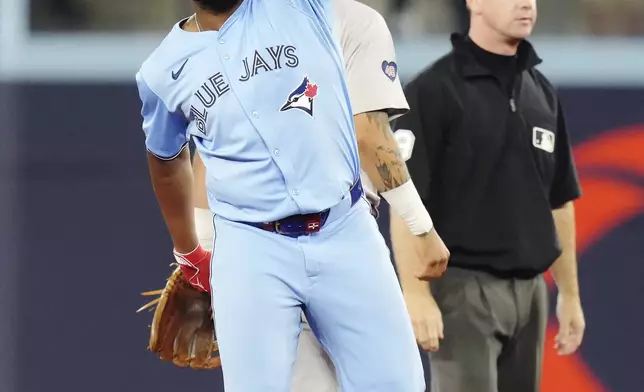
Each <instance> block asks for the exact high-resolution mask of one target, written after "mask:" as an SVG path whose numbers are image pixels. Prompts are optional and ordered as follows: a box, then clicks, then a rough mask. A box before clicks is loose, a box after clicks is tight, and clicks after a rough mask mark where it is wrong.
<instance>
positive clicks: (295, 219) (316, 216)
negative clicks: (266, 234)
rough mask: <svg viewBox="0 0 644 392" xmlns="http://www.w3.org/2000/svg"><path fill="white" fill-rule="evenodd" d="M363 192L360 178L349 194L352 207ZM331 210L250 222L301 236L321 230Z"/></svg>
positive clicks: (275, 231) (279, 231)
mask: <svg viewBox="0 0 644 392" xmlns="http://www.w3.org/2000/svg"><path fill="white" fill-rule="evenodd" d="M363 193H364V191H363V189H362V181H361V180H360V179H359V178H358V180H356V182H355V183H354V184H353V185H352V186H351V189H350V190H349V194H350V196H351V207H353V206H354V205H355V204H356V203H357V202H358V200H360V198H361V197H362V195H363ZM330 212H331V208H328V209H326V210H324V211H322V212H316V213H312V214H298V215H291V216H289V217H286V218H283V219H280V220H276V221H273V222H262V223H248V224H249V225H251V226H254V227H257V228H260V229H262V230H266V231H270V232H273V233H279V234H282V235H285V236H289V237H300V236H304V235H309V234H313V233H317V232H319V231H320V229H322V227H323V226H324V224H325V223H326V221H327V219H328V218H329V213H330Z"/></svg>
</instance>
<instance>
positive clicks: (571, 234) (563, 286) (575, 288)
mask: <svg viewBox="0 0 644 392" xmlns="http://www.w3.org/2000/svg"><path fill="white" fill-rule="evenodd" d="M552 214H553V217H554V220H555V226H556V228H557V235H558V236H559V242H560V244H561V248H562V253H561V256H559V258H558V259H557V260H556V261H555V263H554V264H553V265H552V267H551V268H550V273H551V274H552V277H553V278H554V280H555V283H556V284H557V289H558V290H559V293H560V294H562V295H565V296H571V297H578V296H579V280H578V276H577V256H576V253H577V251H576V245H575V208H574V205H573V203H572V202H569V203H566V204H565V205H564V206H563V207H561V208H559V209H556V210H554V211H553V212H552Z"/></svg>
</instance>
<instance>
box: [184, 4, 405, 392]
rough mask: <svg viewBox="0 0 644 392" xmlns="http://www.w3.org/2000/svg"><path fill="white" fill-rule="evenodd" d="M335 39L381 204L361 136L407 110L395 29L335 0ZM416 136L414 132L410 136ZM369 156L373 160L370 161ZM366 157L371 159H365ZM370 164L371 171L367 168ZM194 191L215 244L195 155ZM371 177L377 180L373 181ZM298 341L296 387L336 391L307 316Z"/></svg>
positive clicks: (206, 241)
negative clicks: (338, 45) (395, 44)
mask: <svg viewBox="0 0 644 392" xmlns="http://www.w3.org/2000/svg"><path fill="white" fill-rule="evenodd" d="M334 5H335V13H336V15H338V18H337V20H336V25H335V32H336V38H337V40H338V42H339V43H340V46H341V49H342V53H343V56H344V62H345V70H346V78H347V85H348V89H349V95H350V100H351V105H352V108H353V114H354V119H355V123H356V134H357V138H358V141H359V144H358V145H359V150H360V151H359V152H360V159H361V161H362V162H363V171H362V173H361V175H362V181H363V185H364V188H365V194H366V197H367V198H368V199H369V202H370V203H371V204H372V205H373V206H374V208H376V207H377V206H378V204H379V201H380V197H379V196H378V188H377V186H376V185H374V183H375V184H378V183H380V182H382V181H386V179H383V178H382V177H381V173H380V172H379V165H378V162H372V161H373V158H372V157H370V156H368V154H369V152H368V151H369V150H368V149H365V148H360V147H361V144H360V141H361V140H362V141H365V140H369V139H370V138H369V137H368V134H369V133H371V132H382V129H383V128H385V129H389V125H388V122H389V121H392V120H394V119H395V118H397V117H399V116H401V115H403V114H405V113H406V112H407V111H408V110H409V106H408V105H407V100H406V99H405V95H404V92H403V90H402V86H401V82H400V78H399V77H398V65H397V63H396V54H395V49H394V44H393V40H392V37H391V33H390V32H389V29H388V27H387V24H386V23H385V21H384V19H383V18H382V16H381V15H380V14H379V13H378V12H377V11H375V10H374V9H372V8H370V7H368V6H366V5H364V4H362V3H359V2H357V1H354V0H336V1H335V4H334ZM395 136H396V139H397V141H398V143H399V144H400V145H401V153H402V155H403V158H404V159H408V158H409V157H408V156H405V151H406V150H407V149H406V148H405V146H406V145H409V144H410V143H413V139H410V138H409V135H408V134H406V133H404V131H403V132H397V134H395ZM412 138H413V135H412ZM370 161H371V162H370ZM365 162H370V163H367V164H364V163H365ZM364 169H366V171H367V173H365V171H364ZM193 170H194V174H195V182H194V188H193V189H194V192H193V194H194V195H196V200H195V221H196V224H197V234H198V236H199V240H200V242H201V244H202V246H204V247H207V248H210V247H211V244H212V243H213V235H214V233H213V226H212V214H211V212H210V210H209V209H208V205H207V199H206V188H205V181H204V180H205V167H204V165H203V163H202V162H201V159H200V158H199V156H198V155H195V160H194V165H193ZM380 170H381V169H380ZM372 179H373V181H372ZM302 319H303V325H302V327H303V329H302V333H301V334H300V338H299V344H298V356H297V359H296V362H295V365H294V372H293V383H292V389H291V390H292V391H293V392H335V391H338V390H339V389H338V383H337V379H336V374H335V368H334V366H333V363H332V362H331V360H330V358H329V356H328V355H327V354H326V352H325V351H324V350H323V349H322V347H321V346H320V343H319V342H318V340H317V338H316V337H315V335H314V333H313V331H312V330H311V327H310V326H309V324H308V323H307V322H306V319H305V318H304V316H303V317H302Z"/></svg>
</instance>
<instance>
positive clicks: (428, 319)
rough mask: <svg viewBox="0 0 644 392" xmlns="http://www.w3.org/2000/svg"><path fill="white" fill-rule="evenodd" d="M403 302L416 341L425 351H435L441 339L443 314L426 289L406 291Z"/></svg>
mask: <svg viewBox="0 0 644 392" xmlns="http://www.w3.org/2000/svg"><path fill="white" fill-rule="evenodd" d="M405 303H406V304H407V311H408V312H409V316H410V317H411V323H412V325H413V327H414V334H415V335H416V342H418V344H419V345H420V347H422V348H423V350H425V351H437V350H438V347H439V345H440V343H439V342H440V340H441V339H443V316H442V314H441V311H440V309H439V308H438V305H437V304H436V301H434V297H432V295H431V294H430V293H429V292H428V291H427V289H425V290H423V291H422V292H406V293H405Z"/></svg>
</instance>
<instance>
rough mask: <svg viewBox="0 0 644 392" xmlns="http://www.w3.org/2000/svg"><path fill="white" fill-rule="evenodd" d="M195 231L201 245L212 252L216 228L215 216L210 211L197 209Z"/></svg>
mask: <svg viewBox="0 0 644 392" xmlns="http://www.w3.org/2000/svg"><path fill="white" fill-rule="evenodd" d="M195 229H196V231H197V238H198V239H199V245H201V246H202V247H203V248H204V249H206V250H208V251H211V252H212V246H213V242H214V241H215V227H214V224H213V215H212V212H211V211H210V210H209V209H203V208H195Z"/></svg>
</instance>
